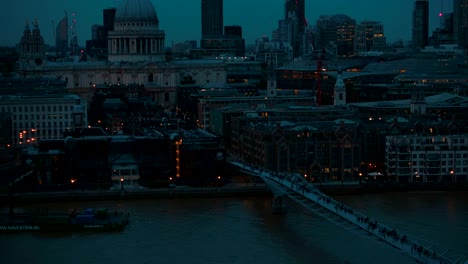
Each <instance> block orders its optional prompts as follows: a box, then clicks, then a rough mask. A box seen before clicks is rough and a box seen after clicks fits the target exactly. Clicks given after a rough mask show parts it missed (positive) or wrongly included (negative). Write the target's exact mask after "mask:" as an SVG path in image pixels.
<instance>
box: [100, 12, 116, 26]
mask: <svg viewBox="0 0 468 264" xmlns="http://www.w3.org/2000/svg"><path fill="white" fill-rule="evenodd" d="M116 11H117V9H116V8H107V9H104V10H102V19H103V26H104V30H105V31H111V30H114V19H115V12H116Z"/></svg>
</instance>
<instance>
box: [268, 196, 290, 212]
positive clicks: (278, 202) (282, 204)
mask: <svg viewBox="0 0 468 264" xmlns="http://www.w3.org/2000/svg"><path fill="white" fill-rule="evenodd" d="M285 198H286V197H285V195H284V194H275V195H274V196H273V200H272V202H271V210H272V213H273V214H285V213H287V208H286V199H285Z"/></svg>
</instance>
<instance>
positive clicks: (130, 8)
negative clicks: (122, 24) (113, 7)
mask: <svg viewBox="0 0 468 264" xmlns="http://www.w3.org/2000/svg"><path fill="white" fill-rule="evenodd" d="M115 20H133V21H136V20H138V21H151V20H152V21H157V20H158V16H157V14H156V9H155V8H154V6H153V4H152V3H151V1H150V0H123V1H122V3H121V4H120V6H119V8H117V11H116V13H115Z"/></svg>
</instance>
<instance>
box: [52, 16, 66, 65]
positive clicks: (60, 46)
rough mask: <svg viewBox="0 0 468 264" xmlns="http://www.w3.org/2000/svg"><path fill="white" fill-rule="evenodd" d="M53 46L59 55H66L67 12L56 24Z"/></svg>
mask: <svg viewBox="0 0 468 264" xmlns="http://www.w3.org/2000/svg"><path fill="white" fill-rule="evenodd" d="M55 48H56V50H57V54H58V55H59V56H67V54H68V52H69V50H68V14H67V13H66V12H65V16H64V17H63V18H62V20H60V22H59V23H58V24H57V28H56V29H55Z"/></svg>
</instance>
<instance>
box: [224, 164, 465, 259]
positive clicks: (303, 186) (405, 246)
mask: <svg viewBox="0 0 468 264" xmlns="http://www.w3.org/2000/svg"><path fill="white" fill-rule="evenodd" d="M230 163H231V164H232V165H234V166H236V167H238V168H239V169H240V170H241V171H243V172H245V173H249V174H251V175H254V176H258V177H261V178H262V179H263V180H264V181H265V182H266V183H267V185H268V186H270V185H272V186H274V187H273V188H272V191H273V192H274V193H276V192H280V193H277V194H280V195H281V194H286V195H288V196H289V197H290V198H292V199H293V200H295V201H298V202H300V203H302V202H301V201H300V200H298V199H297V197H296V196H297V195H298V194H299V195H301V196H302V197H305V198H307V200H309V201H312V202H313V203H315V204H317V205H319V206H320V207H322V208H325V209H326V210H328V211H329V212H332V213H334V214H336V215H337V216H339V217H341V218H342V219H345V220H347V221H349V222H350V223H352V224H354V225H356V226H358V227H359V228H360V229H362V230H364V231H366V232H367V233H369V234H371V235H373V236H375V237H377V238H378V239H379V240H381V241H384V242H386V243H388V244H390V245H391V246H393V247H394V248H396V249H398V250H400V251H401V252H403V253H405V254H407V255H408V256H410V257H412V258H413V259H415V260H416V261H417V262H420V263H428V264H432V263H434V264H468V260H467V259H466V256H464V255H460V254H455V255H450V256H449V254H450V252H449V251H448V250H445V251H438V252H437V251H436V250H435V249H434V248H432V247H429V246H425V245H423V244H422V243H420V242H418V241H417V240H416V239H413V238H410V237H408V236H407V235H405V234H403V233H401V232H399V231H397V230H396V229H395V228H391V227H389V226H386V225H384V224H383V223H380V222H378V221H377V220H376V219H372V218H370V217H368V216H366V215H364V214H362V213H359V212H357V211H356V210H354V209H352V208H350V207H348V206H346V205H343V204H342V203H340V202H338V201H336V200H334V199H332V198H330V197H329V196H327V195H325V194H323V193H322V192H321V191H320V190H319V189H317V187H315V185H314V184H312V183H310V182H308V181H307V180H306V179H305V178H304V177H302V176H301V175H300V174H298V173H278V172H274V171H269V170H265V169H263V168H259V167H257V166H251V165H249V164H245V163H242V162H237V161H233V162H230ZM272 182H273V183H274V184H272ZM279 186H281V187H282V188H283V189H282V190H280V191H278V188H279ZM291 191H292V192H291ZM303 205H304V204H303Z"/></svg>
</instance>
